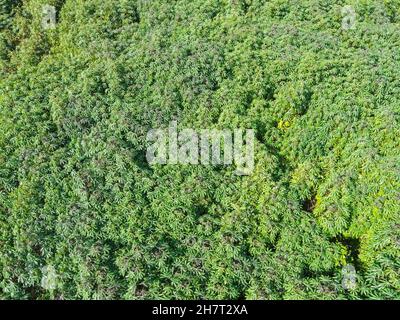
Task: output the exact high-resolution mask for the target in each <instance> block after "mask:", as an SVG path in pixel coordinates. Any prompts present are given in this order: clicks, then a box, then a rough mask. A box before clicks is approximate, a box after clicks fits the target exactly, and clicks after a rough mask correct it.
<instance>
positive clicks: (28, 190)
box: [0, 0, 400, 299]
mask: <svg viewBox="0 0 400 320" xmlns="http://www.w3.org/2000/svg"><path fill="white" fill-rule="evenodd" d="M375 2H376V3H375ZM44 4H49V5H54V6H55V7H56V9H57V27H56V28H55V29H49V30H44V29H43V28H42V26H41V19H42V6H43V5H44ZM347 4H349V3H348V2H347V1H340V0H319V1H317V0H304V1H295V0H273V1H261V0H218V1H215V0H213V1H211V0H193V1H185V0H173V1H162V0H152V1H146V0H123V1H115V0H74V1H72V0H65V1H61V0H24V1H7V0H0V18H1V21H0V298H4V299H55V298H57V299H74V298H75V299H116V298H122V299H172V298H174V299H195V298H196V299H200V298H204V299H226V298H230V299H238V298H247V299H399V298H400V222H399V221H400V139H399V137H400V107H399V106H400V81H399V78H398V70H399V68H400V61H399V59H398V53H399V51H398V50H399V49H398V48H399V46H400V34H399V32H398V30H399V12H400V1H397V0H391V1H379V4H378V1H361V0H360V1H356V0H355V1H350V4H351V5H352V6H353V7H354V9H355V12H356V13H357V16H356V17H357V25H356V28H354V29H351V30H343V29H342V27H341V23H342V18H343V17H342V15H341V8H342V6H344V5H347ZM174 119H177V120H178V123H179V126H182V127H192V128H237V127H241V128H253V129H255V130H256V137H257V141H256V148H255V149H256V154H255V158H256V165H255V169H254V172H253V173H252V175H249V176H237V175H235V174H234V168H230V167H212V166H185V165H165V166H149V165H148V163H147V161H146V159H145V152H146V143H145V138H146V133H147V132H148V130H150V129H151V128H159V127H166V126H168V124H169V122H170V121H171V120H174ZM347 264H352V265H354V266H355V269H356V271H357V284H356V287H355V288H354V289H353V290H346V289H345V288H343V286H342V273H341V272H342V267H343V266H345V265H347ZM46 270H54V272H55V273H56V277H54V276H53V275H52V276H51V277H49V278H46V279H45V280H43V277H45V276H46V272H47V271H46ZM53 278H54V279H56V285H55V286H54V287H53V286H51V285H49V286H43V283H45V284H47V283H49V281H50V280H49V279H53Z"/></svg>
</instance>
